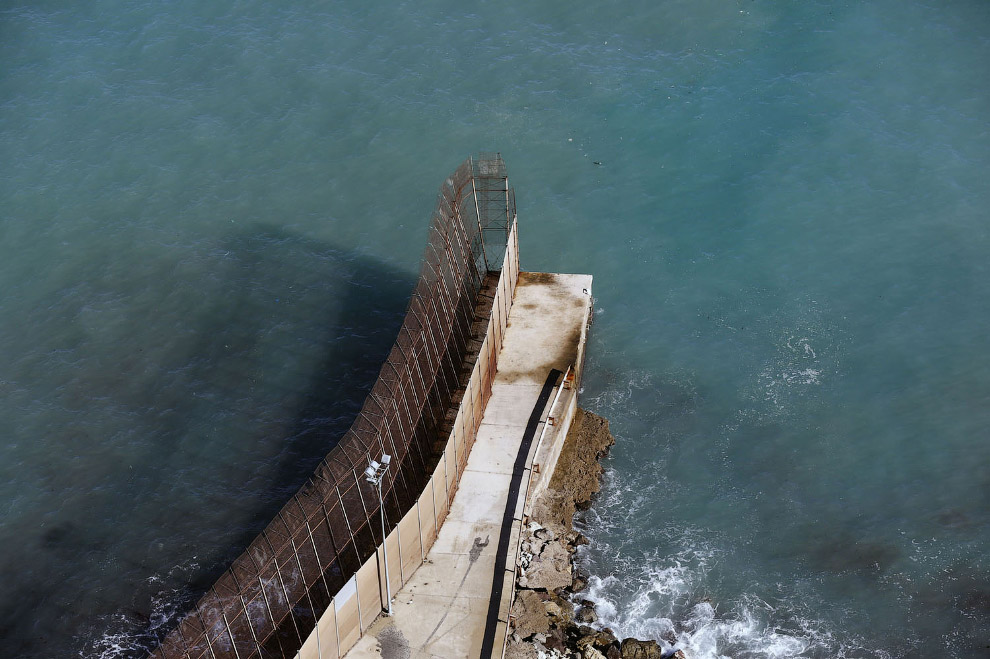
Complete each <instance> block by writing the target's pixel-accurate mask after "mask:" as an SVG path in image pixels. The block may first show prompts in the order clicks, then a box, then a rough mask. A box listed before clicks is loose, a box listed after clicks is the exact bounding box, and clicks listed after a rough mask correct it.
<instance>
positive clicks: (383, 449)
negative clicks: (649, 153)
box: [150, 154, 519, 659]
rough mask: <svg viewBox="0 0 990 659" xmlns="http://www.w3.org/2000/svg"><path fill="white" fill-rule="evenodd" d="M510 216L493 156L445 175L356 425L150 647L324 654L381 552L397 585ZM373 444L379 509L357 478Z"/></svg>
mask: <svg viewBox="0 0 990 659" xmlns="http://www.w3.org/2000/svg"><path fill="white" fill-rule="evenodd" d="M515 218H516V210H515V198H514V195H513V191H512V189H511V188H510V187H509V185H508V177H507V175H506V170H505V163H504V162H503V161H502V158H501V156H500V155H499V154H482V155H480V156H478V157H472V158H469V159H468V160H466V161H465V162H464V163H462V164H461V165H460V167H458V168H457V170H455V171H454V173H453V174H451V176H450V177H449V178H447V180H446V181H444V183H443V185H441V187H440V193H439V195H438V197H437V203H436V208H435V209H434V211H433V216H432V222H431V226H430V237H429V242H428V244H427V247H426V252H425V254H424V257H423V262H422V267H421V270H420V275H419V279H418V281H417V283H416V286H415V289H414V290H413V293H412V297H411V299H410V302H409V307H408V310H407V313H406V317H405V320H404V321H403V324H402V327H401V329H400V330H399V334H398V337H397V339H396V342H395V345H394V346H393V347H392V350H391V352H390V353H389V355H388V358H387V359H386V361H385V363H384V364H383V366H382V369H381V372H380V374H379V376H378V380H377V381H376V382H375V384H374V386H373V388H372V390H371V393H370V394H369V395H368V397H367V399H366V400H365V402H364V406H363V407H362V409H361V411H360V412H359V413H358V416H357V418H356V419H355V421H354V423H353V425H352V426H351V428H350V429H349V430H348V431H347V433H345V434H344V436H343V437H342V438H341V439H340V441H339V442H338V443H337V445H336V446H334V447H333V449H332V450H331V451H330V452H329V453H328V454H327V456H326V457H325V458H324V459H323V461H322V462H321V463H320V465H319V466H318V467H317V469H316V471H315V473H314V474H313V475H312V476H311V477H310V479H309V480H308V481H307V482H306V483H305V484H304V485H303V487H302V488H301V489H300V490H299V491H298V492H297V493H296V494H295V495H293V497H292V498H291V499H290V500H289V501H288V503H286V504H285V506H284V507H283V508H282V510H281V511H280V512H279V513H278V514H277V515H276V516H275V518H274V519H273V520H272V522H271V523H270V524H269V525H268V526H267V527H266V528H265V529H264V530H263V531H262V532H261V533H260V534H259V535H258V536H257V538H255V540H254V541H253V542H252V543H251V544H250V545H249V546H248V548H247V550H246V551H245V552H244V553H243V554H241V555H240V556H239V557H238V558H237V559H236V560H235V561H234V562H233V563H232V564H231V566H230V567H229V568H228V569H227V570H226V571H225V572H224V574H223V575H222V576H221V577H220V578H219V579H218V580H217V581H216V583H215V584H214V585H213V586H212V587H211V588H210V589H209V590H208V591H207V592H206V594H205V595H203V597H202V598H201V599H200V600H199V602H198V603H197V604H196V605H195V607H193V609H192V610H191V611H190V612H189V613H187V614H186V616H185V617H184V618H183V619H182V620H181V621H180V622H179V624H178V626H177V627H176V628H175V629H173V630H172V631H171V632H170V633H169V634H168V635H167V636H166V637H165V638H164V639H163V640H162V642H161V644H160V645H159V647H158V648H157V649H156V650H154V651H153V652H152V653H151V655H150V656H151V657H154V658H155V659H180V658H181V659H218V658H221V657H224V658H227V657H232V658H234V659H250V658H254V657H263V658H268V657H282V658H284V657H295V656H297V654H299V653H302V654H303V655H305V656H318V657H321V658H324V659H325V658H326V657H334V658H336V657H338V656H340V655H342V654H343V653H344V652H346V650H347V649H349V648H350V647H351V646H352V645H353V644H354V642H356V640H357V639H358V638H359V637H360V635H361V634H362V633H363V632H364V630H365V629H366V628H367V626H368V625H369V624H370V623H371V621H372V620H373V619H374V617H376V616H377V614H378V612H380V611H381V609H382V608H383V605H385V604H386V603H387V600H386V597H387V596H386V594H385V593H386V592H388V591H389V587H388V586H386V585H385V584H384V579H385V576H384V575H385V574H387V573H388V572H387V571H385V570H384V561H383V559H382V554H383V553H385V554H386V555H387V556H388V563H389V568H390V571H391V574H390V576H389V577H388V579H389V585H390V586H391V589H392V590H397V588H398V587H400V586H401V584H402V583H404V582H405V581H407V580H408V578H409V576H411V574H412V571H413V570H415V568H416V567H418V565H419V564H420V563H422V561H423V560H424V558H425V556H426V552H427V551H428V549H429V547H430V546H432V544H433V541H434V540H435V538H436V533H437V529H438V528H439V526H440V524H441V523H442V522H443V519H444V518H445V517H446V513H447V509H448V507H449V505H450V501H451V500H452V498H453V495H454V492H455V491H456V488H457V483H458V481H459V478H460V474H461V472H462V471H463V468H464V465H465V463H466V461H467V453H468V451H470V448H471V445H472V444H473V442H474V437H475V436H476V433H477V428H478V425H479V424H480V422H481V416H482V413H483V411H484V406H485V404H486V403H487V400H488V397H489V396H490V395H491V385H492V380H493V379H494V377H495V370H496V369H495V364H496V360H497V356H498V351H499V348H500V347H501V343H502V336H503V335H504V331H505V323H506V319H507V317H508V309H509V306H510V305H511V302H512V291H513V289H514V288H515V283H516V279H517V277H518V271H519V262H518V246H517V245H518V241H517V237H516V230H515ZM383 453H387V454H389V455H391V456H392V461H391V466H390V468H389V470H388V471H387V472H386V475H385V477H384V478H383V479H382V483H381V488H382V497H383V501H384V506H383V508H384V509H382V508H380V507H379V505H378V493H377V492H376V490H375V488H374V487H373V486H372V485H370V484H368V483H367V482H366V481H365V480H364V478H363V477H362V475H363V472H364V470H365V468H366V467H367V466H368V463H369V461H370V460H372V459H379V458H380V457H381V455H382V454H383ZM382 515H384V521H385V528H386V538H382V531H381V529H382V517H381V516H382ZM383 545H384V546H385V547H387V552H380V551H379V548H380V547H382V546H383Z"/></svg>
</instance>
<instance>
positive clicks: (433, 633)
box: [346, 273, 592, 659]
mask: <svg viewBox="0 0 990 659" xmlns="http://www.w3.org/2000/svg"><path fill="white" fill-rule="evenodd" d="M591 283H592V278H591V276H590V275H564V274H546V273H520V274H519V280H518V283H517V285H516V289H515V294H514V296H513V304H512V307H511V309H510V311H509V316H508V324H507V327H506V332H505V337H504V343H503V346H502V349H501V352H500V354H499V356H498V371H497V374H496V376H495V380H494V384H493V386H492V394H491V399H490V400H489V402H488V404H487V406H486V408H485V411H484V415H483V417H482V421H481V425H480V428H479V431H478V435H477V439H476V441H475V444H474V447H473V448H472V450H471V453H470V455H469V457H468V460H467V465H466V467H465V471H464V474H463V476H462V478H461V481H460V484H459V487H458V489H457V493H456V495H455V497H454V500H453V503H452V505H451V508H450V512H449V514H448V516H447V518H446V521H445V522H444V523H443V526H442V527H441V528H440V530H439V533H438V535H437V539H436V542H435V544H434V545H433V547H432V548H431V549H430V551H429V553H428V555H427V558H426V561H425V562H424V563H423V564H422V565H421V566H420V567H419V568H418V569H417V570H416V571H415V572H414V573H413V575H412V577H411V578H410V579H409V580H408V582H407V583H406V584H405V585H404V586H403V587H402V588H401V589H400V590H398V592H396V593H393V597H394V605H393V612H394V613H393V615H392V616H391V617H386V616H382V617H379V618H378V619H377V620H376V621H375V622H374V623H373V624H372V625H371V626H370V627H369V628H368V630H367V632H366V633H365V635H364V636H363V637H362V638H361V639H360V640H358V641H357V643H356V644H355V645H354V647H353V648H351V650H350V651H349V652H348V653H347V655H346V656H348V657H352V658H364V657H386V658H389V657H395V658H396V659H398V658H400V657H403V658H404V657H410V658H419V657H422V658H426V657H449V658H460V657H479V656H482V650H483V646H484V648H485V652H484V656H485V659H488V657H500V656H501V654H502V649H503V647H504V643H505V636H506V630H507V620H508V611H509V605H510V600H511V597H512V593H513V578H514V577H513V575H514V566H515V561H516V553H517V550H518V536H519V526H520V522H521V519H522V514H523V507H524V503H525V500H526V498H527V494H528V493H529V492H530V490H531V489H532V488H534V487H539V483H540V475H541V474H542V473H549V471H551V470H552V467H550V468H549V469H548V468H547V466H548V465H546V462H547V461H555V459H556V454H559V442H556V441H555V438H557V437H562V436H563V435H566V428H567V426H568V425H569V420H570V417H571V416H572V415H573V411H574V408H575V404H576V384H577V382H579V381H580V375H581V365H582V362H583V356H584V347H585V340H586V336H587V328H588V324H589V322H590V319H591V312H592V298H591ZM565 374H566V377H565ZM565 390H566V392H567V395H561V394H564V393H565ZM548 418H550V421H549V422H548ZM555 445H556V446H557V447H556V453H555V449H554V446H555ZM537 456H539V457H537ZM534 459H536V460H537V464H539V461H540V460H542V461H544V469H539V468H537V470H534V468H533V465H534Z"/></svg>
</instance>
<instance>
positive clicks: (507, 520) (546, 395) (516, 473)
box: [481, 368, 563, 657]
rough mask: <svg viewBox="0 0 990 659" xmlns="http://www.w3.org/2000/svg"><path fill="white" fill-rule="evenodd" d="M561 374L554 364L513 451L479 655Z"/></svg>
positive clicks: (486, 644) (487, 648) (493, 620)
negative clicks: (522, 492)
mask: <svg viewBox="0 0 990 659" xmlns="http://www.w3.org/2000/svg"><path fill="white" fill-rule="evenodd" d="M561 375H563V373H561V372H560V371H558V370H557V369H555V368H553V369H550V374H549V375H547V379H546V382H544V383H543V390H542V391H540V397H539V398H537V399H536V406H535V407H533V412H532V414H530V415H529V422H528V423H527V424H526V431H525V432H524V433H523V439H522V444H520V445H519V453H518V454H517V455H516V462H515V464H514V465H513V466H512V480H511V481H510V482H509V497H508V499H507V500H506V502H505V512H504V513H503V514H502V532H501V534H500V535H499V538H498V549H497V550H496V552H495V574H494V576H493V578H492V595H491V597H490V598H489V599H488V617H487V618H486V620H485V636H484V639H482V641H481V656H482V657H490V656H491V655H492V649H493V648H494V645H495V628H496V627H497V626H498V607H499V604H500V603H501V601H502V582H503V580H504V579H503V578H504V576H505V569H506V568H505V561H506V558H507V556H508V553H509V536H511V535H512V521H513V513H514V512H515V511H516V504H517V503H518V501H517V500H518V498H519V488H520V487H521V486H522V478H523V474H524V473H525V472H526V458H527V457H528V456H529V447H530V446H531V445H532V444H533V437H535V436H536V429H537V428H538V427H539V425H540V418H541V417H542V416H543V408H545V407H546V406H547V401H548V400H550V394H552V393H553V388H554V386H555V385H556V384H557V380H559V379H560V376H561Z"/></svg>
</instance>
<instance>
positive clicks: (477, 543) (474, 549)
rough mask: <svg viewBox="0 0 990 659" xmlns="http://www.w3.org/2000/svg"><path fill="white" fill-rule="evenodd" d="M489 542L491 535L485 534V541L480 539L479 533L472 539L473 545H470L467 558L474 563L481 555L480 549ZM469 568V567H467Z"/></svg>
mask: <svg viewBox="0 0 990 659" xmlns="http://www.w3.org/2000/svg"><path fill="white" fill-rule="evenodd" d="M489 542H491V536H489V535H486V536H485V541H484V542H482V541H481V536H480V535H479V536H478V537H476V538H475V539H474V545H472V546H471V551H469V552H468V560H469V561H471V562H472V563H474V562H475V561H477V560H478V558H479V557H480V556H481V550H482V549H484V548H485V547H487V546H488V543H489ZM469 569H470V568H469Z"/></svg>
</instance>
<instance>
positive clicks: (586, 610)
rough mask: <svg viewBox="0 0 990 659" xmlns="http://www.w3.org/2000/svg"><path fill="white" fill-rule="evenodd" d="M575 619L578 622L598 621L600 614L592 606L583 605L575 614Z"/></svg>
mask: <svg viewBox="0 0 990 659" xmlns="http://www.w3.org/2000/svg"><path fill="white" fill-rule="evenodd" d="M574 619H575V620H577V621H578V622H584V623H589V624H590V623H593V622H598V614H597V613H595V610H594V609H593V608H591V607H590V606H582V607H581V608H580V609H579V610H578V612H577V613H576V614H575V615H574Z"/></svg>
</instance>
